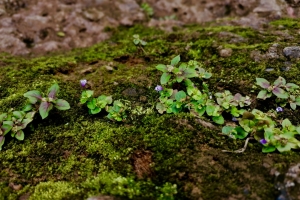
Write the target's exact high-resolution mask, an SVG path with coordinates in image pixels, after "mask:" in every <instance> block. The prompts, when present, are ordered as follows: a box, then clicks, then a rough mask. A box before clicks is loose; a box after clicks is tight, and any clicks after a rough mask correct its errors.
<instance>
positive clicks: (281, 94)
mask: <svg viewBox="0 0 300 200" xmlns="http://www.w3.org/2000/svg"><path fill="white" fill-rule="evenodd" d="M272 92H273V94H275V95H276V96H277V97H279V98H281V99H287V98H288V97H289V95H288V93H286V92H285V91H284V90H283V89H281V88H279V87H275V88H274V89H273V90H272Z"/></svg>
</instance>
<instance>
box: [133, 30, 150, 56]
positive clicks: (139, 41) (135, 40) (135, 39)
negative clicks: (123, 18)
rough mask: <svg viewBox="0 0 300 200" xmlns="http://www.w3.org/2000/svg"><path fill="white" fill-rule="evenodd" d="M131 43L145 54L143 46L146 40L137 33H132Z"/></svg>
mask: <svg viewBox="0 0 300 200" xmlns="http://www.w3.org/2000/svg"><path fill="white" fill-rule="evenodd" d="M133 43H134V44H135V46H136V47H137V48H138V49H140V50H142V51H143V53H144V54H146V51H145V49H144V48H143V46H146V45H147V42H146V41H144V40H142V39H140V36H139V35H138V34H134V35H133Z"/></svg>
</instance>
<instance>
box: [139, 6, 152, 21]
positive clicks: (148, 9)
mask: <svg viewBox="0 0 300 200" xmlns="http://www.w3.org/2000/svg"><path fill="white" fill-rule="evenodd" d="M141 8H142V10H143V11H144V12H145V13H146V15H147V18H148V19H149V18H151V17H152V16H153V14H154V11H153V8H152V7H151V6H150V5H149V4H148V3H142V5H141Z"/></svg>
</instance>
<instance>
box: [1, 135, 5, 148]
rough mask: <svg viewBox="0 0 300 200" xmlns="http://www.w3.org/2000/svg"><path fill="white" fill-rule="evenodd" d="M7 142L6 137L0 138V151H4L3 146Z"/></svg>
mask: <svg viewBox="0 0 300 200" xmlns="http://www.w3.org/2000/svg"><path fill="white" fill-rule="evenodd" d="M4 141H5V137H4V136H0V151H1V150H2V146H3V144H4Z"/></svg>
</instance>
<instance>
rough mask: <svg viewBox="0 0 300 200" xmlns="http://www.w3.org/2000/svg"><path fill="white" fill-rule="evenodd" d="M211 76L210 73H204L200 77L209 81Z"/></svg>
mask: <svg viewBox="0 0 300 200" xmlns="http://www.w3.org/2000/svg"><path fill="white" fill-rule="evenodd" d="M211 76H212V74H211V73H209V72H205V73H204V74H203V76H202V77H203V78H205V79H209V78H210V77H211Z"/></svg>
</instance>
